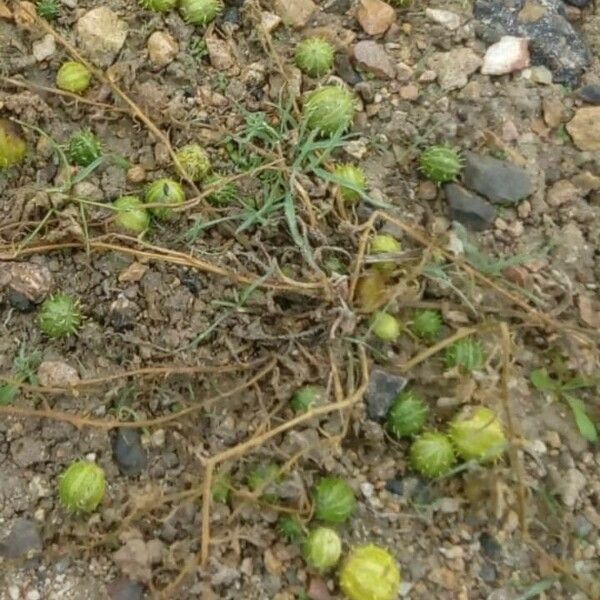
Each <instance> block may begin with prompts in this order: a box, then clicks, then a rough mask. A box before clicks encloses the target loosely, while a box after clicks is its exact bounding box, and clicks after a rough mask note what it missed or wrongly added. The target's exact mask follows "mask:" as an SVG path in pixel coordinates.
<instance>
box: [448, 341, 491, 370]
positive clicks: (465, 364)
mask: <svg viewBox="0 0 600 600" xmlns="http://www.w3.org/2000/svg"><path fill="white" fill-rule="evenodd" d="M445 359H446V366H447V367H448V368H449V369H452V368H455V367H456V368H458V369H460V370H461V371H465V372H466V373H471V372H472V371H477V370H478V369H481V368H482V367H483V366H484V365H485V361H486V353H485V350H484V348H483V345H482V343H481V342H480V341H479V340H475V339H473V338H464V339H462V340H457V341H456V342H454V343H453V344H452V345H451V346H449V347H448V349H447V350H446V356H445Z"/></svg>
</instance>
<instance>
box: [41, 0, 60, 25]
mask: <svg viewBox="0 0 600 600" xmlns="http://www.w3.org/2000/svg"><path fill="white" fill-rule="evenodd" d="M35 10H36V12H37V14H38V15H39V16H40V17H42V19H46V21H54V20H55V19H57V18H58V17H59V16H60V1H59V0H38V1H37V2H36V3H35Z"/></svg>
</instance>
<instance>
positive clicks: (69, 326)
mask: <svg viewBox="0 0 600 600" xmlns="http://www.w3.org/2000/svg"><path fill="white" fill-rule="evenodd" d="M82 321H83V317H82V315H81V311H80V309H79V301H78V300H77V299H75V298H73V297H72V296H69V295H68V294H64V293H62V292H59V293H57V294H53V295H52V296H49V297H48V298H46V300H44V302H43V304H42V306H41V308H40V312H39V314H38V324H39V327H40V329H41V330H42V332H43V333H45V334H46V335H47V336H48V337H53V338H62V337H67V336H69V335H72V334H74V333H75V332H76V331H77V330H78V329H79V327H80V326H81V322H82Z"/></svg>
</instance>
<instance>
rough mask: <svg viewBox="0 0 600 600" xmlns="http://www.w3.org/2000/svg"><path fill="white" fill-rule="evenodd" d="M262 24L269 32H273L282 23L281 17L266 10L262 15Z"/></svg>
mask: <svg viewBox="0 0 600 600" xmlns="http://www.w3.org/2000/svg"><path fill="white" fill-rule="evenodd" d="M260 24H261V25H262V27H263V28H264V30H265V31H266V32H267V33H271V32H272V31H274V30H275V29H277V27H279V26H280V25H281V17H280V16H279V15H276V14H275V13H272V12H268V11H264V12H263V13H262V14H261V16H260Z"/></svg>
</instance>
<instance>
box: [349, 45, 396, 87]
mask: <svg viewBox="0 0 600 600" xmlns="http://www.w3.org/2000/svg"><path fill="white" fill-rule="evenodd" d="M354 59H355V60H356V62H357V63H358V65H359V66H360V67H362V68H363V69H365V70H366V71H369V72H370V73H373V75H375V76H376V77H379V78H380V79H393V78H394V77H395V76H396V67H395V66H394V63H393V62H392V59H391V58H390V57H389V55H388V54H387V52H386V51H385V50H384V48H383V46H382V45H381V44H378V43H377V42H373V41H371V40H364V41H362V42H358V44H356V45H355V46H354Z"/></svg>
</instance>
